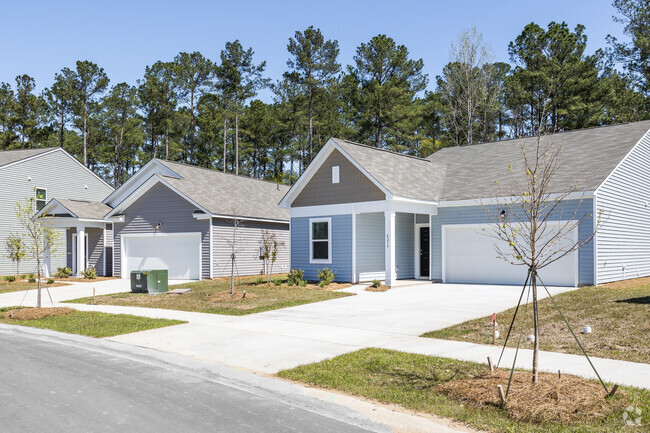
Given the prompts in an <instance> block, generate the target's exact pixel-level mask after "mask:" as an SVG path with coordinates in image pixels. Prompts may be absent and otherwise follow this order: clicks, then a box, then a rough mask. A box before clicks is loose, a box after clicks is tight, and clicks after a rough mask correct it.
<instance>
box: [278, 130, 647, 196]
mask: <svg viewBox="0 0 650 433" xmlns="http://www.w3.org/2000/svg"><path fill="white" fill-rule="evenodd" d="M649 131H650V120H645V121H641V122H634V123H625V124H619V125H611V126H601V127H595V128H589V129H582V130H575V131H568V132H561V133H555V134H548V135H545V136H543V137H542V140H543V141H544V142H545V143H547V144H551V145H553V146H555V145H558V146H560V147H561V150H560V154H559V159H560V162H559V167H558V170H557V172H556V173H555V175H554V177H553V179H552V180H551V182H550V184H549V187H548V192H549V193H564V192H567V191H569V190H572V191H576V192H593V191H595V190H596V189H597V188H598V187H599V186H600V185H601V184H602V183H603V182H604V181H605V179H606V178H607V177H608V176H609V175H610V174H611V173H612V172H613V171H614V169H615V168H616V167H617V166H618V165H619V164H620V163H621V161H623V159H624V158H625V157H626V156H627V154H628V153H629V152H630V151H631V150H632V149H633V148H634V146H635V145H636V144H637V143H638V142H639V141H640V140H641V139H642V138H643V137H644V136H645V135H646V134H648V132H649ZM536 144H537V137H526V138H520V139H512V140H503V141H496V142H491V143H482V144H475V145H471V146H461V147H447V148H443V149H441V150H439V151H438V152H436V153H434V154H432V155H430V156H429V157H427V158H416V157H413V156H408V155H403V154H399V153H395V152H391V151H388V150H385V149H378V148H376V147H371V146H366V145H363V144H359V143H354V142H351V141H347V140H341V139H337V138H332V139H330V140H329V141H328V143H327V145H326V146H325V147H324V148H323V150H321V152H322V153H323V154H327V153H328V152H330V151H331V149H332V148H333V147H335V148H338V149H340V150H341V151H342V153H343V154H344V155H346V156H347V157H348V158H350V159H351V160H352V162H354V163H355V164H356V165H357V166H358V167H359V168H360V169H361V170H362V171H363V172H364V173H365V174H366V175H367V176H369V177H370V178H371V180H373V181H374V182H375V183H376V184H377V185H378V186H379V187H380V188H382V189H384V190H386V191H387V192H388V193H390V194H392V195H393V196H395V197H401V198H408V199H415V200H423V201H433V202H440V201H457V200H469V199H486V198H496V196H497V195H499V191H515V190H516V189H515V175H516V174H517V173H523V169H522V168H523V161H522V148H523V149H524V150H526V149H527V151H528V152H529V153H530V152H531V151H532V149H534V148H535V146H536ZM319 157H320V153H319V155H317V157H316V158H315V159H314V161H313V162H312V165H314V166H315V167H312V166H310V167H308V168H307V170H306V171H305V173H304V174H303V176H302V177H301V179H299V180H298V182H296V184H295V185H294V187H293V188H292V189H291V191H290V193H289V194H287V196H286V197H285V198H284V199H283V201H282V205H283V206H289V205H290V203H291V200H293V198H295V197H296V196H297V195H298V194H299V193H300V191H301V190H302V188H304V186H305V185H306V183H307V182H308V181H309V176H310V175H311V174H312V172H313V171H314V169H317V168H318V167H317V165H318V164H319V163H320V162H321V159H320V158H319ZM510 166H511V167H512V171H510V170H509V167H510ZM513 174H514V175H513ZM495 181H498V182H499V184H498V185H497V184H496V182H495Z"/></svg>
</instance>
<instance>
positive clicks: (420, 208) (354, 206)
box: [291, 200, 438, 218]
mask: <svg viewBox="0 0 650 433" xmlns="http://www.w3.org/2000/svg"><path fill="white" fill-rule="evenodd" d="M386 211H393V212H401V213H413V214H424V215H437V214H438V206H437V205H434V204H419V203H409V202H402V201H398V200H377V201H366V202H357V203H343V204H331V205H322V206H301V207H292V208H291V218H302V217H317V216H324V215H350V214H358V213H370V212H386Z"/></svg>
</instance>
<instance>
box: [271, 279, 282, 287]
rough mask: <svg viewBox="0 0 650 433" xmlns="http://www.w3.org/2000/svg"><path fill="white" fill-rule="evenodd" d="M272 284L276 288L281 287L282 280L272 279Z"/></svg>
mask: <svg viewBox="0 0 650 433" xmlns="http://www.w3.org/2000/svg"><path fill="white" fill-rule="evenodd" d="M273 284H275V285H276V286H281V285H282V279H281V278H274V279H273Z"/></svg>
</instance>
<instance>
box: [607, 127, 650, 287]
mask: <svg viewBox="0 0 650 433" xmlns="http://www.w3.org/2000/svg"><path fill="white" fill-rule="evenodd" d="M649 162H650V137H649V136H648V135H646V136H645V137H643V138H642V139H641V141H640V142H639V143H638V144H637V146H636V147H635V148H634V149H633V150H632V152H630V154H629V155H628V156H627V157H626V158H625V159H624V160H623V161H622V162H621V164H620V165H619V166H618V167H617V168H616V169H615V170H614V171H613V172H612V174H611V175H610V176H609V178H607V179H606V180H605V182H603V184H602V185H601V186H600V187H599V188H598V190H597V191H596V197H597V198H596V206H597V215H600V218H601V221H602V226H601V227H600V229H599V231H598V233H597V235H596V236H597V237H596V249H597V254H596V259H597V273H598V283H599V284H600V283H606V282H609V281H616V280H622V279H627V278H636V277H645V276H648V275H650V204H649V203H648V202H650V177H648V168H649V167H650V165H649Z"/></svg>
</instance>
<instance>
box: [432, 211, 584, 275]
mask: <svg viewBox="0 0 650 433" xmlns="http://www.w3.org/2000/svg"><path fill="white" fill-rule="evenodd" d="M556 225H557V224H556ZM549 227H550V228H552V225H551V224H549ZM482 229H485V230H482ZM491 229H492V228H491V226H488V225H484V226H481V225H471V226H466V225H448V226H443V227H442V236H443V251H442V254H443V259H442V260H443V270H442V272H443V281H444V282H445V283H470V284H471V283H473V284H515V285H523V284H524V282H525V281H526V273H527V268H526V267H525V266H516V265H512V264H510V263H508V262H506V261H505V260H503V259H500V258H498V257H497V253H496V251H495V249H494V245H495V243H500V245H502V246H503V247H502V248H501V250H502V251H508V245H507V244H505V242H503V241H501V240H498V239H495V238H493V237H491V236H489V235H487V234H486V233H489V231H488V230H491ZM549 231H550V230H549ZM576 235H577V228H576V229H575V230H574V233H572V236H569V238H571V239H573V238H575V236H576ZM564 242H566V243H572V242H573V241H572V240H570V239H567V240H565V241H564ZM577 255H578V253H577V252H573V253H571V254H568V255H567V256H565V257H563V258H562V259H560V260H558V261H557V262H554V263H552V264H550V265H548V266H547V267H545V268H543V269H542V270H540V271H539V275H540V277H541V279H542V280H543V281H544V283H545V284H546V285H547V286H576V285H577V284H578V281H577V272H578V261H577Z"/></svg>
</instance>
